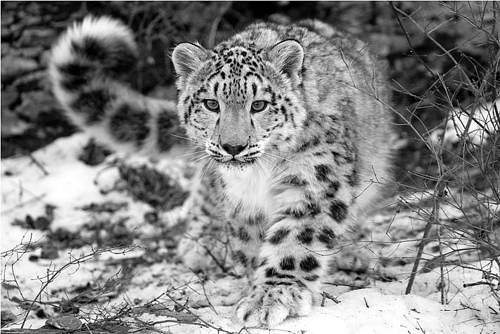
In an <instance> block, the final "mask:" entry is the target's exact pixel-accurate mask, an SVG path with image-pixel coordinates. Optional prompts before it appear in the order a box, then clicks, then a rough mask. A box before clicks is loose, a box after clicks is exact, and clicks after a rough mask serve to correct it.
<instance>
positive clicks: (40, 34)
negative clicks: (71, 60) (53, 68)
mask: <svg viewBox="0 0 500 334" xmlns="http://www.w3.org/2000/svg"><path fill="white" fill-rule="evenodd" d="M56 36H57V32H56V31H55V30H53V29H50V28H28V29H25V30H24V31H23V33H22V35H21V38H20V39H19V45H20V46H32V45H41V46H50V45H51V44H52V42H54V40H55V38H56Z"/></svg>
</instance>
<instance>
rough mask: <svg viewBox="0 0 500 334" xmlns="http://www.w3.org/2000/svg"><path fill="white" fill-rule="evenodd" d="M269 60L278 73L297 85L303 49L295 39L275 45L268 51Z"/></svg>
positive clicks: (302, 60) (302, 59) (302, 61)
mask: <svg viewBox="0 0 500 334" xmlns="http://www.w3.org/2000/svg"><path fill="white" fill-rule="evenodd" d="M268 57H269V60H270V61H271V62H272V63H273V64H274V65H275V66H276V67H277V69H278V70H279V71H281V72H282V73H283V74H285V75H287V76H288V77H289V78H290V79H291V80H292V83H294V84H297V83H298V82H299V78H300V72H301V70H302V65H303V63H304V49H303V48H302V45H300V43H299V42H298V41H297V40H295V39H286V40H284V41H281V42H279V43H277V44H275V45H274V46H273V47H272V48H271V49H270V50H269V51H268Z"/></svg>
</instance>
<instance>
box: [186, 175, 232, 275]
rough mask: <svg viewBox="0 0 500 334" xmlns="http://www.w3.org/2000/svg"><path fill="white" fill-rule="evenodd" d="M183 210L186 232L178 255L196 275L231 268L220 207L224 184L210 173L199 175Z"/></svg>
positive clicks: (228, 244) (225, 228)
mask: <svg viewBox="0 0 500 334" xmlns="http://www.w3.org/2000/svg"><path fill="white" fill-rule="evenodd" d="M198 180H199V182H198V183H197V184H195V185H194V187H193V189H192V192H191V195H190V197H189V199H188V200H187V201H186V203H185V204H184V205H185V207H184V208H183V209H184V211H185V212H186V218H185V219H186V230H185V232H184V233H183V236H182V238H181V240H180V241H179V244H178V246H177V255H178V256H179V257H180V258H181V260H182V262H183V263H184V264H185V265H186V266H187V267H189V268H190V269H192V270H194V271H200V270H209V269H214V268H218V269H221V270H222V271H227V270H229V269H230V268H231V263H230V262H231V247H230V240H229V239H230V231H229V230H228V228H227V227H228V225H227V224H226V223H227V222H226V217H225V215H224V208H223V206H222V205H221V197H222V194H221V187H222V184H221V181H220V179H219V178H217V177H216V176H215V175H214V174H212V173H210V172H205V173H200V178H199V179H198Z"/></svg>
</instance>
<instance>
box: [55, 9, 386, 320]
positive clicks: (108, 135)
mask: <svg viewBox="0 0 500 334" xmlns="http://www.w3.org/2000/svg"><path fill="white" fill-rule="evenodd" d="M170 56H171V60H172V62H173V66H174V69H175V72H176V76H177V79H176V87H177V90H178V98H177V103H175V102H173V101H165V100H159V99H154V98H150V97H147V96H145V95H142V94H140V93H138V92H137V91H134V90H133V89H132V88H130V85H128V84H127V83H126V82H125V81H124V79H123V75H124V74H126V73H128V72H129V71H130V70H131V69H133V68H134V64H135V63H136V62H137V59H138V47H137V44H136V42H135V40H134V36H133V34H132V32H131V30H130V29H129V28H128V27H126V26H125V25H124V24H123V23H121V22H119V21H118V20H116V19H112V18H109V17H86V18H85V19H84V20H83V21H81V22H79V23H75V24H74V25H73V26H71V27H69V28H68V29H67V30H66V32H65V33H64V34H63V35H62V36H61V37H60V38H59V40H58V41H57V42H56V43H55V44H54V46H53V48H52V52H51V56H50V62H49V71H50V77H51V81H52V84H53V92H54V95H55V96H56V98H57V99H58V100H59V102H60V104H61V105H62V107H63V109H64V110H65V112H66V114H67V115H68V117H69V118H70V119H71V120H73V121H74V122H75V123H76V124H77V125H79V126H80V127H81V128H82V129H85V130H86V131H88V132H90V133H91V134H93V135H95V136H96V137H97V138H98V139H99V140H100V141H102V142H103V143H107V144H109V145H112V146H113V147H114V148H116V149H118V150H127V151H128V152H131V153H132V154H147V155H150V156H152V157H155V158H158V159H162V157H165V154H166V152H168V151H169V150H170V149H171V147H172V143H173V142H174V141H173V140H172V137H171V134H172V133H175V131H177V130H178V127H179V126H180V127H181V128H182V129H184V130H185V133H186V135H187V137H188V138H189V140H190V142H191V143H192V144H193V146H194V147H196V148H197V151H195V152H198V153H197V154H198V156H199V159H198V160H199V161H200V162H199V165H200V166H199V173H198V174H197V178H196V182H194V184H195V185H194V186H193V189H192V191H191V195H190V198H189V199H188V201H187V203H188V205H189V206H190V207H189V210H188V211H189V219H188V221H189V227H188V228H187V230H186V234H185V236H186V237H185V238H184V239H183V240H182V241H181V242H180V244H179V248H178V252H179V254H181V255H182V256H183V260H184V263H185V264H186V265H187V266H189V267H191V268H193V269H200V268H203V266H206V265H208V264H210V263H212V262H213V261H212V260H214V261H215V260H216V259H217V256H218V254H222V252H223V251H226V252H228V254H229V255H230V258H231V259H232V263H233V265H234V267H235V268H240V269H241V271H242V272H243V273H244V274H245V275H249V277H250V278H251V279H250V280H249V281H250V282H251V283H249V285H248V289H247V290H246V291H244V292H243V294H242V296H241V299H240V301H239V302H238V303H237V304H236V305H235V316H236V317H237V318H238V319H239V320H240V321H241V322H243V323H246V324H256V325H262V326H268V327H271V326H274V325H276V324H279V323H281V322H282V321H284V320H285V319H286V318H288V317H294V316H304V315H307V314H309V313H310V312H311V310H312V307H313V305H314V304H315V303H317V301H318V300H319V294H320V291H321V282H322V281H324V280H325V278H326V275H327V273H328V264H329V259H330V258H331V255H332V254H333V253H335V251H336V249H337V247H338V245H339V244H340V243H341V242H342V240H343V238H345V235H347V234H348V233H349V231H350V230H352V229H353V226H356V224H358V223H359V222H360V220H363V219H365V218H363V217H364V216H365V215H366V212H368V210H369V209H370V208H371V207H372V206H373V205H374V204H376V203H377V202H379V201H380V200H381V197H382V196H383V195H382V193H381V190H382V189H383V188H384V184H386V183H388V182H389V180H390V179H391V145H390V140H391V137H392V136H393V134H394V129H393V126H392V125H391V124H392V116H391V108H390V107H389V89H388V84H387V82H386V78H385V74H384V72H385V70H384V66H383V65H382V64H381V62H380V60H379V59H378V58H377V57H376V56H375V55H374V54H373V53H372V52H370V50H369V48H368V46H367V45H366V44H365V43H364V42H362V41H360V40H358V39H356V38H354V37H352V36H350V35H349V34H347V33H345V32H342V31H339V30H336V29H335V28H333V27H331V26H330V25H328V24H326V23H323V22H320V21H317V20H304V21H299V22H297V23H294V24H289V25H279V24H275V23H254V24H252V25H250V26H248V27H247V28H245V29H244V30H243V31H241V32H239V33H237V34H235V35H234V36H232V37H230V38H229V39H227V40H225V41H223V42H221V43H219V44H218V45H216V46H215V47H214V48H213V49H207V48H205V47H203V46H202V45H201V44H199V43H197V42H192V41H188V42H184V43H180V44H178V45H177V46H175V48H174V49H173V51H172V52H171V54H170ZM172 115H177V116H178V122H175V121H172ZM224 235H226V236H228V237H227V238H225V237H224Z"/></svg>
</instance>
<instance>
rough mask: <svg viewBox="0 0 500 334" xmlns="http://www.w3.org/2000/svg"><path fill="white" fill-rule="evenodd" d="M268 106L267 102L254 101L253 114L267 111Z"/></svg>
mask: <svg viewBox="0 0 500 334" xmlns="http://www.w3.org/2000/svg"><path fill="white" fill-rule="evenodd" d="M267 105H268V102H267V101H263V100H258V101H254V102H253V103H252V110H251V112H253V113H256V112H261V111H263V110H264V109H266V107H267Z"/></svg>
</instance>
